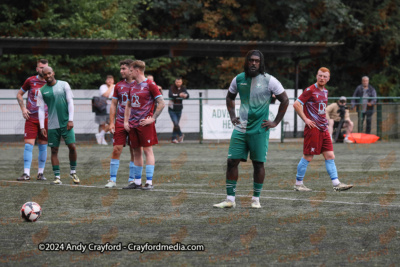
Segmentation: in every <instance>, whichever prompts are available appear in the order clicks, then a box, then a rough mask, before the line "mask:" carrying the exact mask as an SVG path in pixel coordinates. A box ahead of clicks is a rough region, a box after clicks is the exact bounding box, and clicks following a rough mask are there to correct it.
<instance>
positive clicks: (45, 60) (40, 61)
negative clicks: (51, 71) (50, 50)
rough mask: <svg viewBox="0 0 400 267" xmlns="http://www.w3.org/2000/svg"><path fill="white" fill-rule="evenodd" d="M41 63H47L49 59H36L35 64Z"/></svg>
mask: <svg viewBox="0 0 400 267" xmlns="http://www.w3.org/2000/svg"><path fill="white" fill-rule="evenodd" d="M39 63H42V64H49V61H48V60H47V59H45V58H41V59H39V60H38V61H37V64H39Z"/></svg>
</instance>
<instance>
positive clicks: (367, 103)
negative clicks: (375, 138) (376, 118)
mask: <svg viewBox="0 0 400 267" xmlns="http://www.w3.org/2000/svg"><path fill="white" fill-rule="evenodd" d="M353 97H363V98H364V97H374V98H372V99H363V102H362V103H359V102H360V100H357V99H353V100H351V108H352V109H354V106H355V105H357V112H358V113H360V112H361V113H362V122H359V123H361V125H362V126H363V127H364V121H365V117H367V128H366V131H365V133H367V134H370V133H371V121H372V115H373V114H374V105H375V104H376V98H375V97H376V91H375V88H374V87H372V86H371V85H370V84H369V78H368V76H364V77H362V79H361V84H360V85H359V86H357V88H356V90H355V91H354V94H353Z"/></svg>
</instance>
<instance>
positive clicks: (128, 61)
mask: <svg viewBox="0 0 400 267" xmlns="http://www.w3.org/2000/svg"><path fill="white" fill-rule="evenodd" d="M132 62H133V60H132V59H130V58H127V59H124V60H121V61H120V62H119V65H120V66H122V65H127V66H130V65H131V64H132Z"/></svg>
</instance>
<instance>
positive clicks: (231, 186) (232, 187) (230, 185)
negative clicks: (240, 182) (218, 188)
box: [226, 179, 237, 196]
mask: <svg viewBox="0 0 400 267" xmlns="http://www.w3.org/2000/svg"><path fill="white" fill-rule="evenodd" d="M236 183H237V181H233V180H228V179H226V194H227V195H228V196H235V193H236Z"/></svg>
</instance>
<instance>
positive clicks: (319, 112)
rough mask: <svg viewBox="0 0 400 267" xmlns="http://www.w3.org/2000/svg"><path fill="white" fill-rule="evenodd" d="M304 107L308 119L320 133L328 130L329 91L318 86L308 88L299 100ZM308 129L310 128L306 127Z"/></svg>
mask: <svg viewBox="0 0 400 267" xmlns="http://www.w3.org/2000/svg"><path fill="white" fill-rule="evenodd" d="M297 101H299V102H300V103H301V104H302V105H303V111H304V114H305V115H306V117H307V118H308V119H310V120H312V121H313V122H315V124H316V126H317V128H318V129H319V130H320V131H326V130H327V129H328V120H327V119H326V112H325V109H326V106H327V104H328V90H326V89H325V88H323V89H322V90H320V89H318V87H317V84H313V85H311V86H309V87H308V88H306V89H305V90H304V92H303V93H302V94H301V95H300V96H299V98H298V99H297ZM306 127H308V126H307V125H306Z"/></svg>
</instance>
